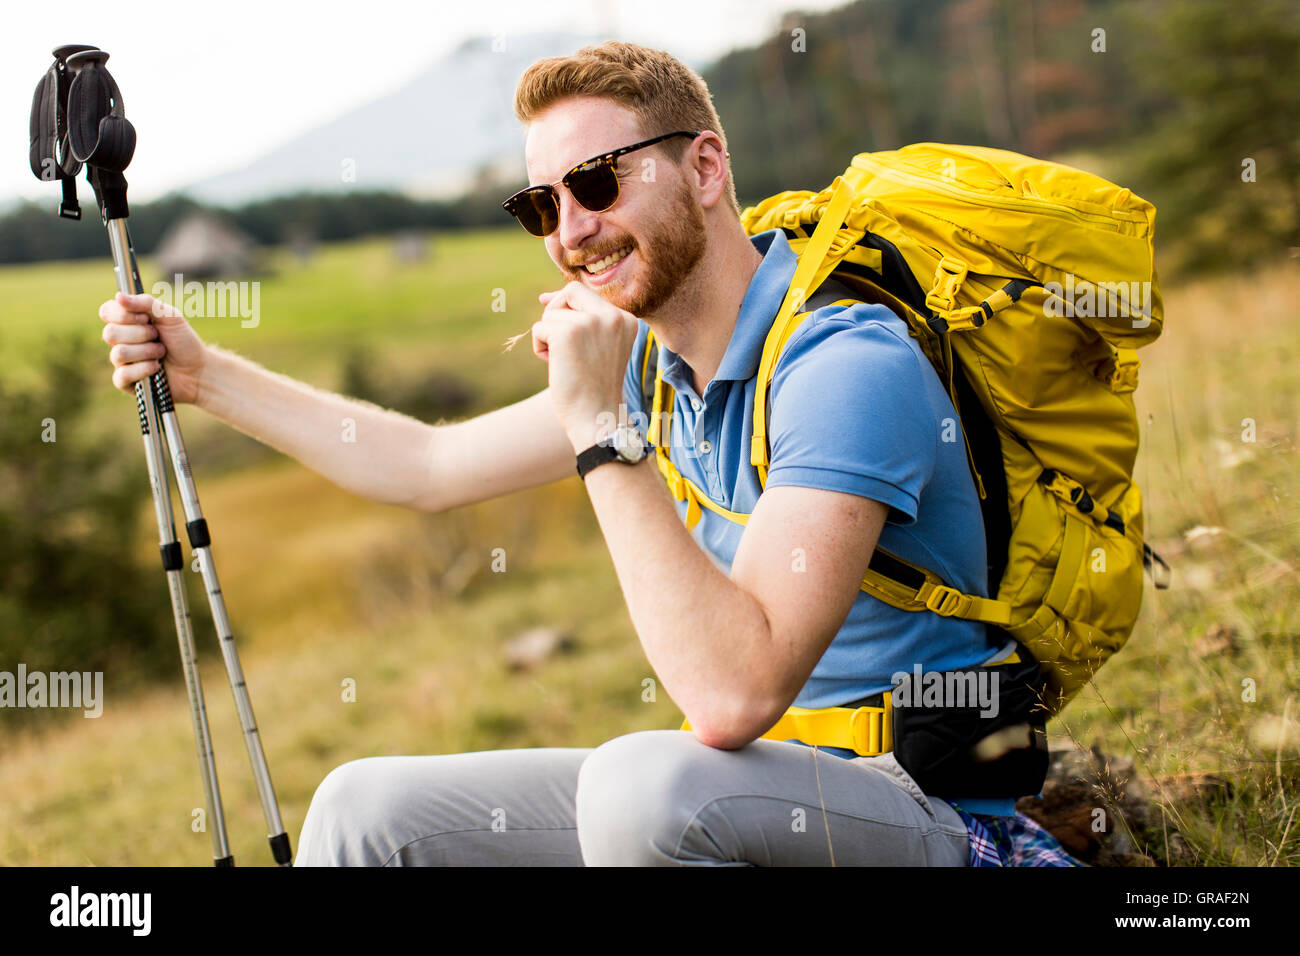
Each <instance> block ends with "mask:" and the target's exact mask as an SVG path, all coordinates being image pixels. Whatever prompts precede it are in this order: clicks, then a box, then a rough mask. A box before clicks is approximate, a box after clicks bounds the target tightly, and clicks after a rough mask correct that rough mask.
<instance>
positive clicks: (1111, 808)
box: [1016, 745, 1159, 866]
mask: <svg viewBox="0 0 1300 956" xmlns="http://www.w3.org/2000/svg"><path fill="white" fill-rule="evenodd" d="M1016 809H1017V810H1019V811H1020V812H1021V813H1023V814H1025V815H1026V816H1028V817H1030V818H1032V819H1033V820H1035V821H1036V822H1037V823H1039V824H1040V825H1041V826H1042V827H1044V828H1045V829H1046V830H1048V831H1050V832H1051V833H1052V835H1053V836H1055V837H1056V839H1057V840H1059V841H1060V842H1061V845H1062V846H1063V847H1064V848H1065V849H1066V850H1067V851H1068V852H1069V853H1070V855H1071V856H1073V857H1074V858H1075V859H1077V860H1079V861H1081V862H1083V863H1087V864H1089V865H1092V866H1154V865H1156V861H1154V860H1153V859H1152V858H1151V857H1150V856H1148V855H1147V854H1146V853H1144V852H1143V850H1144V849H1146V848H1148V847H1150V846H1152V840H1151V836H1152V834H1151V833H1150V828H1151V827H1153V826H1155V825H1156V824H1157V822H1158V814H1159V811H1158V809H1157V808H1155V807H1153V806H1152V801H1151V795H1150V792H1149V790H1148V789H1147V787H1146V786H1145V785H1144V784H1143V783H1142V781H1141V780H1139V778H1138V775H1137V772H1136V770H1135V769H1134V766H1133V761H1132V760H1131V759H1129V758H1127V757H1123V758H1115V757H1110V756H1108V755H1106V754H1105V753H1103V752H1102V751H1101V749H1100V748H1099V747H1097V746H1095V745H1094V746H1093V747H1092V748H1091V749H1090V750H1083V749H1073V750H1063V751H1057V752H1055V753H1053V754H1052V757H1051V764H1050V766H1049V768H1048V772H1047V780H1046V782H1045V783H1044V784H1043V791H1042V797H1041V798H1040V797H1036V796H1034V797H1022V798H1021V799H1020V800H1019V801H1018V802H1017V804H1016Z"/></svg>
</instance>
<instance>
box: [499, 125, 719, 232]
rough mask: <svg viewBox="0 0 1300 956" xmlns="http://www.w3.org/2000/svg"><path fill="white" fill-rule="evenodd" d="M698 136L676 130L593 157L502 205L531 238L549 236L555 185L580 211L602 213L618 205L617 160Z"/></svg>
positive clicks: (555, 223)
mask: <svg viewBox="0 0 1300 956" xmlns="http://www.w3.org/2000/svg"><path fill="white" fill-rule="evenodd" d="M699 135H700V133H699V132H698V131H697V132H690V131H688V130H684V129H683V130H677V131H676V132H674V133H664V134H663V135H662V136H656V137H655V138H654V139H647V140H645V141H644V142H641V143H633V144H632V145H631V146H624V147H623V148H622V149H616V150H614V151H613V152H612V153H605V154H604V155H601V156H595V157H592V158H591V159H589V160H587V161H586V162H584V163H579V164H578V165H577V166H574V167H573V168H572V169H571V170H569V171H568V173H566V174H565V176H564V178H563V179H561V180H560V181H559V183H552V184H550V185H542V186H529V187H528V188H526V189H521V190H519V192H517V193H515V194H514V195H513V196H511V197H510V198H509V199H507V200H506V201H505V202H503V203H502V204H501V205H502V206H503V207H505V210H506V212H508V213H510V215H512V216H514V217H515V218H516V219H518V220H519V224H520V225H521V226H523V227H524V228H525V229H527V230H528V231H529V232H530V233H531V234H532V235H534V236H549V235H550V234H551V233H553V232H554V231H555V230H556V229H557V228H558V227H559V225H560V194H559V192H557V191H556V189H555V187H556V186H557V185H563V186H564V188H565V189H567V190H568V191H569V192H570V193H572V194H573V198H574V199H575V200H577V202H578V204H579V205H580V206H582V208H583V209H589V210H591V211H592V212H603V211H605V210H606V209H608V208H609V207H610V206H612V205H614V203H616V202H618V159H619V157H620V156H626V155H627V154H628V153H631V152H633V151H635V150H638V149H645V148H646V147H647V146H653V145H654V144H655V143H661V142H663V141H664V140H666V139H672V137H674V136H689V137H690V138H691V139H694V138H695V137H696V136H699Z"/></svg>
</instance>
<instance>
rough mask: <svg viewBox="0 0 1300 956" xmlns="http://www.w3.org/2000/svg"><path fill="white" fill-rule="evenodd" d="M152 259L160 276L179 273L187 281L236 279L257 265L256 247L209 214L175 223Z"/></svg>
mask: <svg viewBox="0 0 1300 956" xmlns="http://www.w3.org/2000/svg"><path fill="white" fill-rule="evenodd" d="M154 258H155V259H156V260H157V263H158V269H159V270H160V271H161V272H162V274H163V275H166V276H171V275H175V274H177V273H179V274H181V275H183V276H184V277H185V278H186V279H187V280H190V279H197V280H204V279H233V278H240V277H243V276H247V275H249V274H251V273H252V272H253V271H254V268H255V267H256V264H257V256H256V243H254V242H253V240H252V239H251V238H250V237H249V236H248V235H246V234H245V233H244V232H242V231H241V230H240V229H239V228H238V227H236V226H235V225H234V224H232V223H229V222H226V221H223V220H221V219H219V218H218V217H216V216H214V215H212V214H211V213H194V214H192V215H189V216H186V217H185V218H183V219H181V220H180V221H178V222H176V223H175V224H174V225H173V226H172V227H171V228H170V229H169V230H167V232H166V234H164V236H163V238H162V241H161V242H160V243H159V244H158V251H157V252H155V253H154Z"/></svg>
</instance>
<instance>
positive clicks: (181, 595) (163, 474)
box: [107, 219, 233, 865]
mask: <svg viewBox="0 0 1300 956" xmlns="http://www.w3.org/2000/svg"><path fill="white" fill-rule="evenodd" d="M107 225H108V226H109V229H108V236H109V245H110V247H111V248H112V251H113V271H114V273H115V274H116V277H117V287H118V289H119V290H120V291H122V292H124V293H127V294H128V295H129V294H131V293H135V292H140V291H142V286H141V283H140V277H139V275H138V273H137V272H136V270H135V268H134V257H133V256H131V255H130V239H129V237H128V236H127V233H126V224H125V223H124V222H122V220H120V219H118V220H111V221H110V222H109V223H108V224H107ZM135 401H136V409H137V411H138V412H139V416H140V433H141V435H142V437H143V439H144V454H145V461H146V462H147V463H148V466H149V486H150V489H151V490H152V492H153V503H154V517H155V518H156V519H157V522H158V539H159V549H160V551H161V553H162V558H163V568H164V570H165V571H166V573H167V589H168V592H169V595H170V597H171V605H172V617H173V620H174V622H175V624H176V640H177V644H178V645H179V649H180V655H181V671H182V673H183V674H184V675H185V687H186V691H187V693H188V695H189V702H190V719H191V722H192V723H193V725H194V742H195V746H196V748H197V751H198V758H199V776H200V778H201V780H202V784H203V796H204V800H205V802H206V803H207V811H208V818H209V819H208V821H207V823H208V827H209V832H210V833H211V835H212V854H213V859H214V860H215V861H216V862H217V864H218V865H223V864H225V863H226V862H227V861H229V862H233V857H232V856H231V853H230V841H229V838H228V835H227V833H226V816H225V809H224V807H223V805H222V802H221V784H220V782H219V780H218V777H217V763H216V756H215V754H214V752H213V749H212V733H211V730H210V729H209V726H208V712H207V706H206V704H205V701H204V698H203V683H202V680H201V678H200V676H199V670H198V662H197V660H196V655H195V653H194V634H193V630H192V627H191V619H190V608H189V601H188V599H187V598H186V596H185V580H184V570H183V569H184V564H183V562H182V560H181V550H180V543H179V542H178V541H177V540H176V523H175V519H174V517H173V515H172V503H171V488H170V487H169V483H168V481H167V464H166V461H167V459H166V455H165V454H164V452H163V446H162V436H161V435H160V434H159V432H158V428H157V425H156V421H157V417H156V409H155V407H154V401H153V391H152V389H150V388H148V387H147V386H146V384H145V383H144V382H137V383H136V386H135Z"/></svg>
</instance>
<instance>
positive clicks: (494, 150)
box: [180, 33, 595, 206]
mask: <svg viewBox="0 0 1300 956" xmlns="http://www.w3.org/2000/svg"><path fill="white" fill-rule="evenodd" d="M594 39H595V38H593V37H584V36H578V35H575V34H568V33H548V34H533V35H529V36H520V37H515V36H508V37H506V38H505V42H504V44H503V46H504V49H494V48H493V41H492V39H491V38H487V37H484V38H474V39H471V40H467V41H466V42H465V43H464V44H462V45H461V46H460V47H459V48H457V49H456V51H455V52H453V53H451V54H450V55H448V56H447V57H445V58H444V59H442V60H440V61H439V62H438V63H436V64H434V66H433V67H431V68H430V69H429V70H428V71H427V72H425V73H423V74H421V75H420V76H418V77H417V78H416V79H414V80H413V81H412V82H411V83H410V84H408V85H407V86H406V87H404V88H403V89H400V90H398V91H397V92H395V93H392V94H390V95H388V96H385V97H382V98H381V99H378V100H375V101H374V102H372V103H369V104H367V105H365V106H362V107H360V108H358V109H355V110H353V111H352V112H350V113H346V114H344V115H343V116H340V117H339V118H338V119H336V120H333V121H331V122H329V123H326V124H325V125H324V126H320V127H318V128H316V129H313V130H311V131H309V132H307V133H304V134H302V135H301V136H299V137H297V138H295V139H293V140H291V141H290V142H288V143H286V144H284V145H283V146H280V147H278V148H276V149H274V150H272V151H271V152H269V153H267V154H266V155H264V156H262V157H261V158H259V159H257V160H255V161H253V162H252V163H250V164H249V165H247V166H245V167H243V168H242V169H237V170H231V171H230V172H227V173H222V174H220V175H217V176H214V177H211V178H209V179H204V180H201V181H199V182H196V183H194V184H192V185H191V186H188V187H186V188H184V189H182V190H180V191H181V192H183V193H187V194H189V195H191V196H193V197H194V198H196V199H199V200H202V201H206V202H210V203H218V204H221V205H227V206H229V205H237V204H240V203H244V202H248V201H250V200H254V199H262V198H266V197H268V196H275V195H284V194H287V193H295V192H300V191H304V190H310V191H319V192H345V191H348V190H356V189H365V190H372V189H398V190H401V191H403V192H407V193H410V194H412V195H416V196H451V195H457V194H459V193H462V192H464V191H465V190H466V188H467V187H469V186H470V184H471V183H472V182H473V180H474V179H475V178H476V177H477V176H480V175H491V176H494V177H495V178H504V179H519V180H520V181H522V178H523V175H524V165H523V136H522V132H521V130H520V128H519V124H518V122H517V121H516V120H515V117H514V109H513V103H514V92H515V84H516V82H517V81H518V80H519V77H520V75H521V74H522V73H523V72H524V70H525V69H527V68H528V66H529V64H531V63H532V62H533V61H534V60H537V59H539V58H541V57H545V56H557V55H561V54H564V53H571V52H573V51H574V50H576V49H577V48H578V47H580V46H582V45H584V44H586V43H590V42H594ZM347 160H351V161H352V165H351V167H350V168H351V169H352V170H353V171H354V173H355V180H354V181H346V180H345V179H344V172H345V166H344V163H345V161H347Z"/></svg>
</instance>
